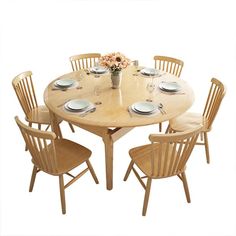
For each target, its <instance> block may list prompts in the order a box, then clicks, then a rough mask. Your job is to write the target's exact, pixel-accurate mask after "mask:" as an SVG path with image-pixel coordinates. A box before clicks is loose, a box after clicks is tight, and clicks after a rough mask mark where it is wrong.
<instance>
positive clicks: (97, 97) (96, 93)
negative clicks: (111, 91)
mask: <svg viewBox="0 0 236 236" xmlns="http://www.w3.org/2000/svg"><path fill="white" fill-rule="evenodd" d="M93 93H94V95H95V96H96V100H97V101H96V102H95V103H94V104H95V105H101V104H102V102H101V101H99V95H100V94H101V88H100V87H99V85H95V86H94V91H93Z"/></svg>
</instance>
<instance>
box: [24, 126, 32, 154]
mask: <svg viewBox="0 0 236 236" xmlns="http://www.w3.org/2000/svg"><path fill="white" fill-rule="evenodd" d="M29 127H32V123H31V122H29ZM25 151H28V147H27V145H26V144H25Z"/></svg>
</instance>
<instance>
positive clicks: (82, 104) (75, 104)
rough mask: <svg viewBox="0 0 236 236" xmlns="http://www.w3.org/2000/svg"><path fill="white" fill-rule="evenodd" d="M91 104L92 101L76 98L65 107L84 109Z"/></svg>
mask: <svg viewBox="0 0 236 236" xmlns="http://www.w3.org/2000/svg"><path fill="white" fill-rule="evenodd" d="M89 106H90V102H89V101H87V100H81V99H74V100H71V101H69V102H67V103H66V104H65V108H69V109H70V110H75V111H84V110H85V109H87V108H88V107H89Z"/></svg>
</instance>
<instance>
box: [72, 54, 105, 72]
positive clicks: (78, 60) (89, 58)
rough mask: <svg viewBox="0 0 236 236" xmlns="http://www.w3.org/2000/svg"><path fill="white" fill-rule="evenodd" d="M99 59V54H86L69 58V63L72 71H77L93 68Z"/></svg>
mask: <svg viewBox="0 0 236 236" xmlns="http://www.w3.org/2000/svg"><path fill="white" fill-rule="evenodd" d="M100 57H101V54H100V53H87V54H79V55H75V56H71V57H70V63H71V66H72V70H73V71H78V70H81V69H87V68H90V67H93V66H94V65H95V63H96V62H97V61H98V59H99V58H100Z"/></svg>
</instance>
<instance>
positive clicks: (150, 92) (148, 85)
mask: <svg viewBox="0 0 236 236" xmlns="http://www.w3.org/2000/svg"><path fill="white" fill-rule="evenodd" d="M155 88H156V85H155V84H154V83H153V80H152V81H151V82H149V83H147V86H146V89H147V91H148V92H149V94H150V95H149V98H148V99H146V101H148V102H152V101H153V100H152V93H153V91H154V90H155Z"/></svg>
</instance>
